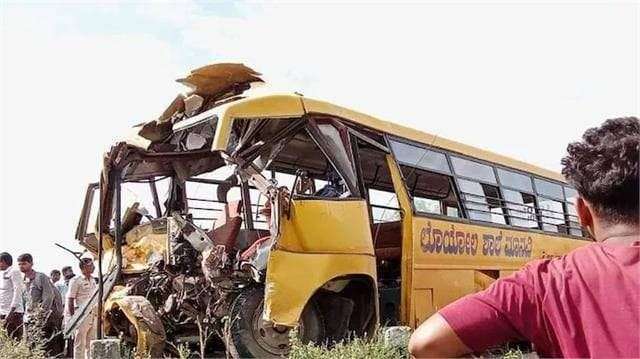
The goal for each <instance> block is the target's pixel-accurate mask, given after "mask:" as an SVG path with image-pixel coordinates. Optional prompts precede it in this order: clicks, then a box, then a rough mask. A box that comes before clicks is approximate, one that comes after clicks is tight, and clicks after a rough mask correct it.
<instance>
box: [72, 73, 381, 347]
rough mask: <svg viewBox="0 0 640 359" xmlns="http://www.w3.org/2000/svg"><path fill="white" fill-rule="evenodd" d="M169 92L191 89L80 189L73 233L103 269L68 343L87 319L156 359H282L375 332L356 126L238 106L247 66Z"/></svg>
mask: <svg viewBox="0 0 640 359" xmlns="http://www.w3.org/2000/svg"><path fill="white" fill-rule="evenodd" d="M180 81H182V82H184V83H186V84H188V85H190V86H191V87H192V88H193V91H192V92H191V93H189V94H188V95H180V96H178V97H177V98H176V100H174V101H173V102H172V103H171V105H170V106H169V108H167V110H165V111H164V113H163V114H162V115H161V116H160V117H159V118H158V119H157V120H154V121H150V122H147V123H144V124H141V125H138V126H136V127H134V133H133V136H131V137H130V138H128V139H127V140H126V141H123V142H119V143H117V144H116V145H115V146H113V147H112V149H111V151H109V152H108V153H107V154H106V156H105V158H104V166H103V171H102V175H101V178H100V183H99V184H92V185H90V186H89V188H88V190H87V194H86V197H85V205H84V207H83V211H82V214H81V216H80V222H79V225H78V229H77V234H76V236H77V238H78V240H79V241H80V242H81V244H82V245H83V246H85V247H86V248H87V249H89V250H90V251H91V252H93V253H94V255H95V256H98V257H100V259H101V263H102V266H101V268H100V269H101V271H102V274H103V276H102V280H101V282H102V286H101V287H102V288H101V290H102V297H100V294H99V293H98V292H97V293H96V294H95V295H94V298H93V300H92V301H91V302H90V303H89V304H88V305H87V307H85V308H83V310H80V311H79V313H78V314H77V315H76V316H75V317H74V318H72V319H71V321H70V325H69V326H68V328H67V333H70V332H71V331H72V330H73V328H74V325H76V324H77V323H79V322H80V321H82V320H87V318H88V316H89V315H90V313H96V312H97V310H99V309H96V308H102V313H101V317H100V318H101V320H100V322H101V323H102V324H103V326H102V327H103V329H104V335H106V336H115V337H120V338H121V339H122V340H123V341H124V342H128V343H130V344H131V345H132V346H135V347H136V350H137V352H138V353H148V354H150V355H151V356H153V357H155V356H160V355H162V354H163V353H170V354H173V355H175V354H177V350H178V347H179V346H180V345H181V344H186V345H193V346H194V347H198V348H199V350H200V352H201V354H203V355H206V353H211V352H216V351H220V350H227V351H229V352H231V353H232V354H233V355H234V356H236V357H247V356H252V357H272V356H281V355H284V354H286V353H287V352H288V350H289V331H290V330H291V329H292V328H294V327H298V333H299V335H300V336H301V337H302V339H303V340H305V341H316V342H320V341H324V340H337V339H341V338H344V337H346V336H347V335H349V334H350V333H355V334H357V335H366V334H370V333H372V332H373V331H374V330H375V326H376V325H377V322H378V304H377V285H376V260H375V255H374V250H373V244H372V237H371V227H370V221H369V216H368V215H369V209H368V206H367V203H366V201H365V200H364V199H363V196H361V191H362V188H361V187H360V184H359V183H358V180H357V178H358V176H357V173H356V166H355V165H354V163H355V162H354V157H353V156H354V154H353V148H352V147H351V142H350V141H349V136H351V133H352V132H353V130H350V129H349V128H348V127H346V126H345V125H344V124H342V123H340V121H338V120H335V119H331V118H326V117H322V116H315V115H311V114H308V113H307V112H306V111H305V109H304V107H303V103H302V101H301V98H300V97H299V96H290V95H288V96H265V97H262V98H259V99H257V100H255V99H253V100H251V101H248V100H245V99H243V98H242V93H243V92H244V91H245V90H247V89H248V88H249V87H250V85H251V84H252V83H256V82H260V81H261V80H260V78H259V74H257V73H255V72H254V71H252V70H251V69H248V68H246V67H244V66H242V65H237V64H217V65H211V66H207V67H203V68H201V69H197V70H195V71H193V72H192V73H191V75H189V76H188V77H187V78H185V79H182V80H180ZM350 131H351V132H350ZM360 135H361V136H365V135H362V134H360ZM365 137H366V136H365ZM372 141H373V140H372ZM280 177H282V178H280ZM327 182H330V183H327ZM284 183H288V184H289V185H290V186H289V187H287V186H285V185H283V184H284ZM323 183H324V185H325V186H324V187H325V188H329V187H331V186H334V187H335V188H333V187H331V188H332V191H328V190H325V192H321V189H318V188H316V185H317V186H318V187H320V185H321V184H323ZM94 222H95V223H94ZM165 342H166V344H165Z"/></svg>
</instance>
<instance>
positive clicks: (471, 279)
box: [409, 216, 589, 327]
mask: <svg viewBox="0 0 640 359" xmlns="http://www.w3.org/2000/svg"><path fill="white" fill-rule="evenodd" d="M412 222H413V228H412V232H413V236H414V237H413V244H414V245H413V255H412V263H413V266H412V275H411V277H412V287H411V297H412V300H410V303H411V309H412V316H411V318H410V323H409V325H410V326H412V327H416V326H418V325H420V323H421V321H422V320H424V319H425V318H427V317H428V316H430V315H431V314H433V313H435V312H436V311H438V309H440V308H442V307H444V306H445V305H447V304H449V303H451V302H453V301H455V300H456V299H458V298H460V297H462V296H464V295H466V294H470V293H474V292H477V291H480V290H483V289H486V288H487V287H488V286H489V285H491V283H493V281H494V280H496V279H498V278H501V277H505V276H508V275H510V274H512V273H513V272H514V271H516V270H518V269H519V268H520V267H522V266H523V265H524V264H525V263H527V262H528V261H530V260H533V259H537V258H549V257H557V256H561V255H563V254H566V253H568V252H569V251H571V250H573V249H575V248H577V247H579V246H582V245H585V244H588V243H589V242H586V241H580V240H574V239H568V238H564V237H554V236H550V235H546V234H541V233H537V232H527V231H524V230H511V229H505V228H497V227H489V226H482V225H477V224H472V223H463V222H459V221H447V220H446V219H439V218H426V217H419V216H414V217H413V221H412ZM425 293H430V296H431V297H430V298H431V299H430V301H429V300H428V299H425V298H424V296H425ZM429 302H430V303H431V305H430V306H429V304H428V303H429Z"/></svg>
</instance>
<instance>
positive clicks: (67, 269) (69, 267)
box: [62, 266, 73, 273]
mask: <svg viewBox="0 0 640 359" xmlns="http://www.w3.org/2000/svg"><path fill="white" fill-rule="evenodd" d="M69 270H70V271H72V272H73V269H72V268H71V266H64V267H62V272H63V273H64V272H66V271H69Z"/></svg>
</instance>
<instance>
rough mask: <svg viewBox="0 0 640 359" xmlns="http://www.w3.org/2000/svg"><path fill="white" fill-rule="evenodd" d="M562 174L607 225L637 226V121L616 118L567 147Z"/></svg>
mask: <svg viewBox="0 0 640 359" xmlns="http://www.w3.org/2000/svg"><path fill="white" fill-rule="evenodd" d="M567 153H568V155H567V156H566V157H565V158H563V159H562V166H563V169H562V174H563V175H564V176H565V178H566V179H567V181H569V182H570V183H571V184H572V185H573V186H575V188H576V190H577V191H578V193H580V195H581V196H582V197H583V198H584V199H586V200H587V201H588V202H589V203H590V204H591V205H592V206H593V207H594V210H595V211H596V213H597V214H598V215H599V216H601V217H602V218H603V219H604V220H606V221H608V222H609V223H629V224H636V225H637V224H638V223H639V222H640V219H639V213H638V207H639V206H638V204H639V202H640V200H639V197H640V192H639V190H638V187H639V186H640V183H639V182H638V157H640V121H638V118H637V117H624V118H615V119H611V120H607V121H605V122H604V123H603V124H602V125H601V126H600V127H594V128H590V129H588V130H587V131H586V132H585V133H584V135H582V141H580V142H574V143H571V144H569V146H568V147H567Z"/></svg>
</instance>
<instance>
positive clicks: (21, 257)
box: [18, 253, 33, 264]
mask: <svg viewBox="0 0 640 359" xmlns="http://www.w3.org/2000/svg"><path fill="white" fill-rule="evenodd" d="M18 262H29V263H31V264H33V257H32V256H31V254H29V253H23V254H21V255H19V256H18Z"/></svg>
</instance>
